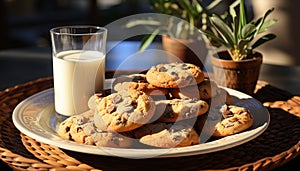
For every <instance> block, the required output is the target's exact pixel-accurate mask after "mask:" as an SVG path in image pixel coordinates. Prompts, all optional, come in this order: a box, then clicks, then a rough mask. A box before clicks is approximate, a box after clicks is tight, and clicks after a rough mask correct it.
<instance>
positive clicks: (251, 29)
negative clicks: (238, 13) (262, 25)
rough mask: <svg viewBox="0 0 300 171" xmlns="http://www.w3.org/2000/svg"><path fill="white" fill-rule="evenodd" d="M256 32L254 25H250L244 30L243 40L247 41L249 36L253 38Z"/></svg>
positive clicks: (242, 33)
mask: <svg viewBox="0 0 300 171" xmlns="http://www.w3.org/2000/svg"><path fill="white" fill-rule="evenodd" d="M255 31H256V27H255V25H254V24H251V23H248V24H246V25H245V26H244V27H243V28H242V32H241V38H242V39H246V38H247V37H249V36H253V33H254V32H255Z"/></svg>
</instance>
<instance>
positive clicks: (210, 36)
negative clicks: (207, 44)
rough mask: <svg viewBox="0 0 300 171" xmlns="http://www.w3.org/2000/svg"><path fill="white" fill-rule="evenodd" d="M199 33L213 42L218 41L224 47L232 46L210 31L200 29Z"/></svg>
mask: <svg viewBox="0 0 300 171" xmlns="http://www.w3.org/2000/svg"><path fill="white" fill-rule="evenodd" d="M199 31H200V32H201V33H203V34H204V35H206V36H207V37H209V38H211V39H212V40H214V41H216V42H217V43H219V44H221V45H224V46H226V47H228V48H231V45H229V44H228V43H227V42H225V41H224V40H223V39H221V38H220V37H218V36H216V35H215V34H214V33H212V32H210V31H206V30H203V29H199Z"/></svg>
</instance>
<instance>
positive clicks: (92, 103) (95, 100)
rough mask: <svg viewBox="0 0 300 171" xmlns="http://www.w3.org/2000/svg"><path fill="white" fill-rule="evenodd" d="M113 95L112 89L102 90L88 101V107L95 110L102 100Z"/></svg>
mask: <svg viewBox="0 0 300 171" xmlns="http://www.w3.org/2000/svg"><path fill="white" fill-rule="evenodd" d="M109 94H111V89H106V90H102V91H100V92H97V93H95V94H93V95H92V96H91V97H90V98H89V101H88V106H89V108H90V109H91V110H95V108H96V106H97V105H98V104H99V102H100V101H101V99H102V98H103V97H105V96H108V95H109Z"/></svg>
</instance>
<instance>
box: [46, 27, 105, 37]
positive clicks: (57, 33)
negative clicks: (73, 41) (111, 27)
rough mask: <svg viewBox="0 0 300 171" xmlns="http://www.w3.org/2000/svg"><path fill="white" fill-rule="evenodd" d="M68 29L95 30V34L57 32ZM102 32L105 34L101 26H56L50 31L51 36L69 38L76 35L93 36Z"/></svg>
mask: <svg viewBox="0 0 300 171" xmlns="http://www.w3.org/2000/svg"><path fill="white" fill-rule="evenodd" d="M64 28H68V29H89V28H92V29H95V30H96V31H95V32H86V33H64V32H59V30H61V29H64ZM104 32H107V28H105V27H101V26H94V25H70V26H58V27H54V28H52V29H50V33H51V34H56V35H70V36H78V35H94V34H102V33H104Z"/></svg>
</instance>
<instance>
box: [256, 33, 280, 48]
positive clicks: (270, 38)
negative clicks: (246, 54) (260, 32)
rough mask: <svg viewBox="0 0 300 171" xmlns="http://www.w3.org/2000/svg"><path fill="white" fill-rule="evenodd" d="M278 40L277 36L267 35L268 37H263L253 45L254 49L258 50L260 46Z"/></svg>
mask: <svg viewBox="0 0 300 171" xmlns="http://www.w3.org/2000/svg"><path fill="white" fill-rule="evenodd" d="M275 38H276V35H275V34H267V35H264V36H263V37H261V38H260V39H258V40H257V41H256V42H255V43H254V44H253V45H252V49H255V48H257V47H258V46H260V45H262V44H264V43H266V42H268V41H270V40H272V39H275Z"/></svg>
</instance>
